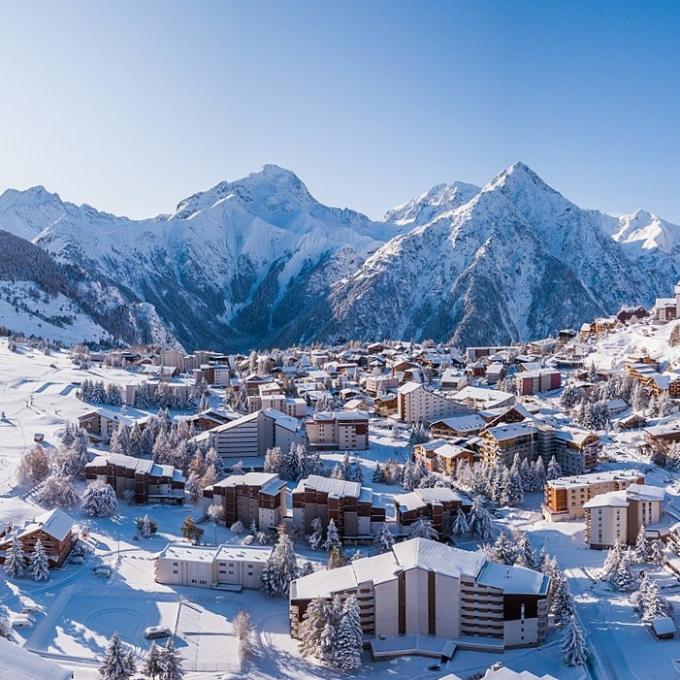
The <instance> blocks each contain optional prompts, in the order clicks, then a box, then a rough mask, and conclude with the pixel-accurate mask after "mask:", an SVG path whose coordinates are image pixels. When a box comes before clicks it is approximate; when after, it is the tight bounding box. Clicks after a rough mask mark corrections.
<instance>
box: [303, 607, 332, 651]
mask: <svg viewBox="0 0 680 680" xmlns="http://www.w3.org/2000/svg"><path fill="white" fill-rule="evenodd" d="M330 608H331V605H330V603H329V602H326V601H325V600H323V599H322V598H320V597H317V598H315V599H313V600H312V601H311V602H310V603H309V604H308V605H307V609H306V610H305V613H304V615H303V616H302V621H301V622H300V631H299V632H300V653H301V654H302V656H316V655H317V654H318V651H319V644H320V641H321V633H322V632H323V630H324V628H325V626H326V623H327V621H328V619H329V616H330Z"/></svg>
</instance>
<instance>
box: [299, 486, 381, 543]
mask: <svg viewBox="0 0 680 680" xmlns="http://www.w3.org/2000/svg"><path fill="white" fill-rule="evenodd" d="M291 497H292V503H293V526H294V527H295V528H296V529H297V530H298V531H300V532H301V533H303V534H308V533H310V531H311V526H312V521H313V520H314V519H316V518H317V517H318V518H319V519H320V520H321V523H322V525H323V526H327V524H328V522H329V521H330V520H331V519H333V521H334V522H335V525H336V527H337V528H338V533H339V534H340V536H341V537H344V538H346V539H350V540H351V539H368V540H372V536H373V534H374V533H376V532H377V531H378V529H379V528H380V526H381V525H382V524H383V523H384V522H385V508H384V506H382V505H380V504H379V503H378V501H377V499H376V497H375V495H374V494H373V492H372V491H371V489H370V488H368V487H365V486H361V484H360V483H359V482H349V481H345V480H343V479H332V478H329V477H320V476H319V475H310V476H309V477H307V478H306V479H302V480H300V482H299V483H298V485H297V487H296V488H295V489H293V492H292V495H291Z"/></svg>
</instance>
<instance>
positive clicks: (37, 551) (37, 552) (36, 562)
mask: <svg viewBox="0 0 680 680" xmlns="http://www.w3.org/2000/svg"><path fill="white" fill-rule="evenodd" d="M30 569H31V575H32V576H33V580H34V581H47V579H48V578H49V577H50V565H49V561H48V559H47V555H46V554H45V548H43V544H42V541H41V540H40V539H38V540H37V541H36V542H35V548H34V549H33V552H32V553H31V558H30Z"/></svg>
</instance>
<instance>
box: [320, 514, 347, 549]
mask: <svg viewBox="0 0 680 680" xmlns="http://www.w3.org/2000/svg"><path fill="white" fill-rule="evenodd" d="M340 546H342V542H341V541H340V534H339V533H338V528H337V526H335V520H334V519H333V518H332V517H331V519H330V521H329V522H328V526H327V527H326V540H325V541H324V542H323V548H324V550H331V549H332V548H339V547H340Z"/></svg>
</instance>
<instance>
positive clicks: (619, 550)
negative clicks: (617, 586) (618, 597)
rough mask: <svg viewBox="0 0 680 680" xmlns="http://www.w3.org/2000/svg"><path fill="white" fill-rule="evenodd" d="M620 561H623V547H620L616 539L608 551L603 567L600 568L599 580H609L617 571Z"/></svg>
mask: <svg viewBox="0 0 680 680" xmlns="http://www.w3.org/2000/svg"><path fill="white" fill-rule="evenodd" d="M622 559H623V546H622V545H621V541H619V540H618V539H617V540H616V543H614V545H613V546H612V547H611V548H610V549H609V551H608V553H607V557H606V559H605V561H604V565H603V566H602V573H601V575H600V578H601V579H602V580H603V581H609V580H611V579H612V578H613V576H614V574H615V573H616V571H617V570H618V568H619V564H620V563H621V560H622Z"/></svg>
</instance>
